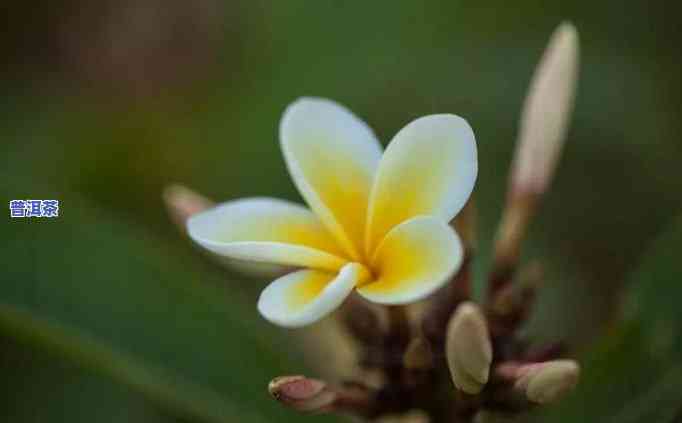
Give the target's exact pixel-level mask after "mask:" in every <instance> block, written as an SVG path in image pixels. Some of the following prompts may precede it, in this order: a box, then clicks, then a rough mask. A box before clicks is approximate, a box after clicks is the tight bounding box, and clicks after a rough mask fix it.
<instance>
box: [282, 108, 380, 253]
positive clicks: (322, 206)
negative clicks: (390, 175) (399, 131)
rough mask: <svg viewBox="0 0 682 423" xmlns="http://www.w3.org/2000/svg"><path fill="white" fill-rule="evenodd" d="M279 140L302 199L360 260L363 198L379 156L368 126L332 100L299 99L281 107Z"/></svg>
mask: <svg viewBox="0 0 682 423" xmlns="http://www.w3.org/2000/svg"><path fill="white" fill-rule="evenodd" d="M280 141H281V144H282V152H283V153H284V159H285V161H286V163H287V167H288V169H289V173H290V174H291V176H292V178H293V180H294V183H295V184H296V187H297V188H298V190H299V192H300V193H301V195H302V196H303V198H304V199H305V201H306V202H307V203H308V205H309V206H310V208H311V209H312V210H313V211H314V212H315V214H317V216H319V218H320V219H321V221H322V223H323V224H324V225H325V226H326V227H327V228H328V229H329V231H330V232H331V233H332V234H333V235H334V236H335V237H336V238H337V240H338V241H339V243H340V244H341V245H342V246H343V248H344V251H346V253H347V254H348V255H350V256H351V257H353V258H354V259H356V260H358V259H360V257H361V256H362V246H363V238H364V229H365V221H366V213H367V202H368V199H369V193H370V190H371V187H372V181H373V179H374V173H375V171H376V167H377V165H378V163H379V160H380V158H381V145H380V144H379V142H378V141H377V139H376V137H375V136H374V133H373V132H372V130H371V129H370V128H369V127H368V126H367V125H366V124H365V123H364V122H363V121H362V120H360V119H359V118H357V117H356V116H355V115H353V114H352V113H351V112H350V111H349V110H348V109H346V108H345V107H343V106H341V105H339V104H337V103H334V102H332V101H330V100H324V99H318V98H303V99H300V100H298V101H296V102H294V103H293V104H291V105H290V106H289V107H288V108H287V110H286V111H285V112H284V116H283V117H282V122H281V124H280Z"/></svg>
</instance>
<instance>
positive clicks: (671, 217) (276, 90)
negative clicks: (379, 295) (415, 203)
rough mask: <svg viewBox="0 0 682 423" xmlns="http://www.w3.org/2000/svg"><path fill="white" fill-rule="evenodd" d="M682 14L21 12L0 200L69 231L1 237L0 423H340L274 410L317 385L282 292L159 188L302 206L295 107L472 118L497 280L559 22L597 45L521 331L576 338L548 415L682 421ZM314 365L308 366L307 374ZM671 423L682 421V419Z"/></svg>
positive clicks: (36, 6) (130, 0) (16, 223)
mask: <svg viewBox="0 0 682 423" xmlns="http://www.w3.org/2000/svg"><path fill="white" fill-rule="evenodd" d="M680 9H682V8H681V7H680V6H679V3H678V2H668V1H660V2H646V1H636V0H630V1H615V0H610V1H594V0H591V1H587V0H578V1H572V2H551V1H540V0H520V1H515V2H503V1H498V2H495V1H478V2H474V1H457V0H454V1H452V0H451V1H423V2H422V1H420V2H396V1H390V2H389V1H376V2H343V1H307V2H304V1H299V0H291V1H286V2H284V1H266V0H255V1H249V2H246V1H244V2H236V1H220V0H197V1H193V2H188V1H179V0H166V1H162V0H120V1H114V0H102V1H99V2H88V1H83V0H59V1H52V2H47V1H39V2H31V3H27V2H13V3H8V4H6V5H5V6H4V7H3V17H4V19H3V21H4V22H3V28H4V29H3V31H2V35H0V55H1V57H2V58H3V62H4V63H3V66H2V67H1V68H0V87H1V88H0V89H1V92H2V95H1V96H0V116H2V118H1V119H0V192H1V194H2V195H1V197H2V200H3V201H4V204H5V205H6V206H5V207H7V204H8V203H7V202H8V201H9V200H11V199H25V198H56V199H59V200H60V202H61V210H60V212H61V215H60V217H59V218H58V219H53V220H47V219H33V220H20V219H14V220H10V218H9V210H8V208H6V209H5V217H4V218H3V220H4V223H3V224H2V225H1V226H0V228H2V229H1V234H2V235H1V237H0V253H1V255H0V257H2V265H1V266H0V391H1V392H0V420H2V421H6V422H81V421H82V422H91V421H98V422H143V421H144V422H190V421H191V422H204V421H205V422H221V421H225V422H227V421H239V422H265V421H337V419H336V418H332V417H320V416H317V417H302V416H299V415H297V414H295V413H293V412H290V411H288V410H285V409H284V408H283V407H280V406H279V405H278V404H276V403H275V402H274V401H272V400H270V399H269V397H268V395H267V391H266V389H265V387H266V385H267V382H268V381H269V380H270V379H271V378H272V377H273V376H276V375H279V374H296V373H308V374H310V373H311V371H314V370H313V369H314V368H315V366H314V363H311V362H310V361H306V360H304V358H303V343H302V341H301V336H300V334H292V333H291V332H290V331H286V330H283V329H279V328H276V327H274V326H272V325H270V324H268V323H267V322H265V321H264V320H262V319H261V318H260V317H259V315H258V313H257V311H256V308H255V301H256V298H257V295H258V292H259V291H260V289H262V287H263V286H264V284H265V282H267V281H263V280H254V279H246V278H244V277H240V276H239V275H236V274H233V273H225V272H223V271H219V270H217V269H216V268H215V267H214V266H213V264H212V263H211V262H210V261H209V260H207V259H206V258H205V257H203V256H202V255H200V254H197V252H196V251H195V250H194V249H193V248H192V246H191V245H190V244H189V243H188V242H187V240H186V239H185V238H184V237H183V236H182V234H181V233H180V232H179V231H178V230H177V228H176V227H174V226H173V225H172V223H171V222H170V220H169V219H168V217H167V214H166V212H165V210H164V206H163V203H162V200H161V192H162V190H163V188H164V187H165V186H166V185H167V184H169V183H172V182H182V183H184V184H187V185H188V186H191V187H193V188H195V189H197V190H199V191H200V192H202V193H204V194H206V195H207V196H210V197H212V198H214V199H216V200H227V199H233V198H237V197H242V196H254V195H268V196H278V197H284V198H289V199H296V200H300V197H299V196H298V194H297V192H296V191H295V189H294V187H293V184H292V183H291V181H290V179H289V177H288V175H287V173H286V170H285V166H284V162H283V160H282V157H281V154H280V152H279V147H278V140H277V127H278V122H279V118H280V115H281V113H282V111H283V109H284V107H285V106H286V105H287V104H288V103H289V102H291V101H293V100H294V99H296V98H297V97H300V96H304V95H315V96H324V97H329V98H332V99H335V100H337V101H339V102H341V103H343V104H345V105H347V106H348V107H350V108H351V109H352V110H353V111H355V112H356V113H357V114H358V115H360V116H362V117H363V118H364V119H365V120H366V121H367V122H369V124H370V125H371V126H372V127H373V128H374V129H375V131H376V132H377V134H378V135H379V137H380V138H381V139H382V140H383V142H384V143H385V142H387V141H388V140H390V138H391V137H392V136H393V134H395V133H396V132H397V131H398V130H399V129H400V128H401V127H402V126H403V125H405V124H406V123H407V122H409V121H410V120H412V119H414V118H416V117H418V116H421V115H425V114H430V113H435V112H452V113H456V114H459V115H461V116H463V117H465V118H466V119H467V120H468V121H469V122H470V123H471V125H472V127H473V128H474V131H475V133H476V136H477V140H478V146H479V154H480V156H479V162H480V176H479V182H478V185H477V188H476V196H477V201H478V209H479V214H480V219H479V237H480V240H479V247H480V248H479V257H478V260H477V262H476V268H477V270H478V276H479V288H480V283H481V281H482V280H483V278H482V275H483V273H484V271H485V269H486V267H487V264H488V263H489V261H490V258H489V251H490V246H491V239H492V236H493V233H494V230H495V225H496V222H497V219H498V217H499V214H500V211H501V207H502V205H503V199H504V192H505V186H506V182H505V179H506V174H507V170H508V167H509V162H510V158H511V154H512V151H513V144H514V140H515V135H516V130H517V120H518V116H519V110H520V106H521V104H522V101H523V97H524V93H525V90H526V88H527V85H528V83H529V81H530V78H531V75H532V71H533V68H534V66H535V64H536V63H537V61H538V59H539V57H540V54H541V52H542V49H543V48H544V46H545V44H546V42H547V40H548V38H549V35H550V33H551V31H552V30H553V29H554V28H555V27H556V26H557V25H558V24H559V23H560V22H561V21H562V20H564V19H569V20H571V21H572V22H574V23H575V25H576V26H577V28H578V30H579V32H580V37H581V75H580V79H579V91H578V96H577V103H576V109H575V114H574V117H573V120H572V126H571V130H570V133H569V135H568V140H567V145H566V149H565V154H564V157H563V160H562V163H561V166H560V167H559V169H558V172H557V178H556V180H555V183H554V185H553V189H552V192H551V194H550V195H549V196H548V198H547V199H546V202H545V203H544V204H543V207H542V209H541V212H540V216H538V218H537V219H536V220H535V221H534V223H533V226H532V231H531V234H530V238H529V240H528V242H527V243H526V244H525V249H524V255H525V256H526V257H527V258H528V259H530V258H539V259H541V260H542V261H543V262H544V263H545V265H546V267H547V273H548V283H547V284H546V286H545V287H544V288H543V291H542V294H541V297H540V304H539V306H538V308H537V309H536V310H535V314H534V317H533V320H532V322H531V323H530V325H529V327H528V328H527V332H528V334H529V336H530V337H531V338H532V339H534V340H538V341H539V340H548V339H562V338H564V339H568V340H569V342H570V345H571V346H572V347H573V350H572V351H573V353H574V354H575V355H576V356H577V357H578V358H579V359H580V360H581V362H582V363H583V365H584V373H583V379H582V381H581V384H580V385H579V388H578V390H577V391H576V392H575V393H574V394H573V395H571V397H570V398H568V399H567V400H565V401H563V402H562V403H561V404H560V405H557V406H553V407H549V408H546V409H544V410H542V411H540V412H539V413H538V414H536V415H535V416H533V418H535V419H538V420H541V421H545V422H575V421H595V422H597V421H598V422H619V423H622V422H640V421H646V422H669V421H670V422H671V421H681V420H680V419H682V412H681V411H680V410H681V409H682V311H680V308H679V298H682V265H681V263H680V261H681V260H680V258H681V256H680V254H681V252H682V218H680V217H676V216H680V212H681V211H682V209H681V207H682V173H681V170H680V163H681V159H682V120H681V119H680V112H681V111H682V77H681V75H682V56H681V55H680V50H679V46H680V42H681V41H682V26H680V25H679V16H680V13H681V12H682V10H680ZM313 374H314V373H313ZM675 419H677V420H675Z"/></svg>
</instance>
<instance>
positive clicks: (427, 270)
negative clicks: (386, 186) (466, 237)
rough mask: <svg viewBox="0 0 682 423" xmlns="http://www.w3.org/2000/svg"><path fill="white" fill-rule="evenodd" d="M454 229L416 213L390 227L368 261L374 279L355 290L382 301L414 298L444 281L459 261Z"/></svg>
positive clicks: (455, 268) (400, 302)
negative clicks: (413, 216)
mask: <svg viewBox="0 0 682 423" xmlns="http://www.w3.org/2000/svg"><path fill="white" fill-rule="evenodd" d="M462 255H463V251H462V244H461V242H460V240H459V237H458V236H457V234H456V233H455V231H454V230H453V229H452V228H451V227H450V226H449V225H448V224H447V223H445V222H444V221H442V220H440V219H438V218H435V217H433V216H418V217H415V218H412V219H410V220H408V221H406V222H404V223H401V224H400V225H398V226H396V227H395V228H393V229H392V230H391V231H390V232H389V233H388V234H387V235H386V237H385V238H384V240H383V241H382V242H381V244H379V247H378V248H377V250H376V254H375V256H374V258H373V261H372V266H371V267H372V270H373V271H374V277H375V279H374V282H370V283H368V284H365V285H362V286H360V287H358V293H360V295H362V296H363V297H365V298H367V299H368V300H370V301H374V302H377V303H382V304H405V303H409V302H413V301H418V300H420V299H422V298H424V297H426V296H428V295H429V294H431V293H432V292H434V291H435V290H437V289H438V288H440V287H441V286H443V284H445V283H447V282H448V280H449V279H450V277H452V275H453V274H454V272H455V271H456V270H458V269H459V267H460V265H461V263H462Z"/></svg>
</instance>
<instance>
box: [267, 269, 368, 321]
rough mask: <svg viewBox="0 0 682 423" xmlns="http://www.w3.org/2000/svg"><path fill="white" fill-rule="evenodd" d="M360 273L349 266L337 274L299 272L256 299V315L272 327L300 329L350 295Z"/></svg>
mask: <svg viewBox="0 0 682 423" xmlns="http://www.w3.org/2000/svg"><path fill="white" fill-rule="evenodd" d="M362 272H363V268H362V266H360V265H358V264H356V263H349V264H347V265H346V266H344V267H343V268H342V269H341V271H340V272H339V273H338V274H333V273H329V272H322V271H319V270H299V271H297V272H294V273H290V274H288V275H286V276H282V277H281V278H279V279H277V280H275V281H274V282H272V283H271V284H270V285H268V286H267V288H265V289H264V290H263V292H262V293H261V295H260V298H259V299H258V311H260V313H261V314H262V315H263V317H265V318H266V319H267V320H269V321H271V322H272V323H275V324H278V325H280V326H285V327H300V326H304V325H308V324H310V323H313V322H315V321H317V320H319V319H321V318H322V317H324V316H326V315H327V314H329V313H330V312H332V311H333V310H334V309H336V308H337V307H338V306H339V305H341V303H342V302H343V300H345V299H346V297H347V296H348V295H349V294H350V292H351V291H352V290H353V287H355V285H356V283H357V282H358V280H359V278H360V277H361V274H362Z"/></svg>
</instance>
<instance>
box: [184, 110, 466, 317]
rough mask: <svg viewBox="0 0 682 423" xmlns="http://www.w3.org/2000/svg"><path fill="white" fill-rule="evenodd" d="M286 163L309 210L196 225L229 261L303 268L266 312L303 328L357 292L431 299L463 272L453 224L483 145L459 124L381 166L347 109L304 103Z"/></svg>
mask: <svg viewBox="0 0 682 423" xmlns="http://www.w3.org/2000/svg"><path fill="white" fill-rule="evenodd" d="M280 141H281V147H282V151H283V153H284V159H285V161H286V164H287V167H288V169H289V173H290V174H291V176H292V178H293V180H294V183H295V184H296V186H297V187H298V190H299V191H300V193H301V195H302V196H303V198H304V199H305V201H306V203H308V206H309V207H310V209H307V208H305V207H303V206H300V205H297V204H294V203H291V202H288V201H284V200H278V199H274V198H247V199H240V200H236V201H230V202H227V203H223V204H221V205H218V206H216V207H214V208H212V209H209V210H207V211H205V212H202V213H199V214H197V215H195V216H192V217H191V218H190V219H189V221H188V223H187V225H188V231H189V234H190V236H191V237H192V238H193V239H194V241H196V242H197V243H199V244H200V245H201V246H203V247H204V248H206V249H208V250H210V251H212V252H213V253H216V254H219V255H223V256H227V257H229V258H231V259H237V260H246V261H251V262H259V263H269V264H275V265H284V266H291V267H296V268H302V270H296V271H293V272H292V273H289V274H287V275H285V276H283V277H280V278H279V279H276V280H275V281H274V282H272V283H271V284H270V285H269V286H268V287H267V288H265V290H264V291H263V292H262V294H261V296H260V299H259V301H258V310H259V311H260V312H261V314H262V315H263V316H264V317H265V318H266V319H268V320H270V321H271V322H274V323H277V324H279V325H282V326H289V327H296V326H303V325H306V324H309V323H312V322H314V321H316V320H318V319H320V318H322V317H323V316H325V315H326V314H328V313H330V312H331V311H333V310H334V309H335V308H336V307H338V306H339V305H340V304H341V303H342V302H343V301H344V299H345V298H346V297H347V296H348V295H349V294H350V293H351V291H352V290H353V289H354V288H355V289H357V291H358V293H359V294H360V295H362V296H363V297H364V298H366V299H368V300H370V301H373V302H377V303H382V304H404V303H408V302H412V301H416V300H419V299H422V298H424V297H426V296H427V295H429V294H430V293H432V292H433V291H435V290H436V289H438V288H439V287H441V286H442V285H443V284H444V283H445V282H447V281H448V279H449V278H450V277H451V276H452V274H453V273H454V272H455V271H456V270H457V269H458V268H459V266H460V264H461V261H462V246H461V243H460V241H459V237H458V236H457V234H456V233H455V231H454V230H453V229H452V228H451V227H450V226H449V225H448V222H449V221H450V220H451V219H452V218H454V217H455V215H456V214H457V213H458V212H459V210H460V209H461V208H462V207H463V206H464V204H465V203H466V201H467V199H468V198H469V195H470V194H471V191H472V189H473V187H474V182H475V180H476V174H477V169H478V165H477V157H476V141H475V139H474V134H473V132H472V130H471V127H470V126H469V125H468V124H467V122H466V121H465V120H464V119H462V118H460V117H458V116H455V115H448V114H441V115H431V116H425V117H422V118H419V119H417V120H415V121H413V122H411V123H410V124H408V125H407V126H406V127H404V128H403V129H402V130H400V132H398V134H397V135H396V136H395V137H394V138H393V140H392V141H391V143H390V145H389V146H388V147H387V148H386V151H385V152H384V153H383V155H382V148H381V145H380V144H379V142H378V141H377V139H376V137H375V136H374V133H373V132H372V130H371V129H370V128H369V127H368V126H367V125H366V124H365V123H364V122H362V121H361V120H360V119H359V118H357V117H356V116H355V115H353V114H352V113H351V112H350V111H349V110H347V109H346V108H344V107H343V106H341V105H339V104H337V103H334V102H332V101H330V100H324V99H316V98H304V99H300V100H298V101H296V102H294V103H293V104H291V105H290V106H289V107H288V108H287V110H286V111H285V113H284V117H283V118H282V121H281V124H280Z"/></svg>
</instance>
